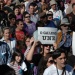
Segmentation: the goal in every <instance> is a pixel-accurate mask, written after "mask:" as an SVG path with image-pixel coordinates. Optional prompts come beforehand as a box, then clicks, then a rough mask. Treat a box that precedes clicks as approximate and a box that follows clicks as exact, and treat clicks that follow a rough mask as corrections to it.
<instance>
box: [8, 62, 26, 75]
mask: <svg viewBox="0 0 75 75" xmlns="http://www.w3.org/2000/svg"><path fill="white" fill-rule="evenodd" d="M8 66H10V67H11V68H13V69H14V70H15V73H16V75H23V71H27V66H26V64H25V62H22V64H21V65H18V64H17V63H14V64H13V63H9V64H8Z"/></svg>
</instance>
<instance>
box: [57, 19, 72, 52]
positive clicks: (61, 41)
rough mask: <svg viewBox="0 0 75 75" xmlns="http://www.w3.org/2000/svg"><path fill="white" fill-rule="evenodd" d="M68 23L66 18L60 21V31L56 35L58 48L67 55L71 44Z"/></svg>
mask: <svg viewBox="0 0 75 75" xmlns="http://www.w3.org/2000/svg"><path fill="white" fill-rule="evenodd" d="M69 26H70V23H69V22H68V19H67V18H64V19H62V20H61V25H60V29H61V31H60V32H58V34H57V41H56V43H57V45H58V48H63V49H65V50H66V52H67V53H68V52H69V51H70V47H71V43H72V37H71V35H70V33H69V32H68V31H69V30H68V29H69Z"/></svg>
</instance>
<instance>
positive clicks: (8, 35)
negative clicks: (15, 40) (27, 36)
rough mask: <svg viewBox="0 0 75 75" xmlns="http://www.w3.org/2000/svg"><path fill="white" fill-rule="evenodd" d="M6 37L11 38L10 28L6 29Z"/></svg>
mask: <svg viewBox="0 0 75 75" xmlns="http://www.w3.org/2000/svg"><path fill="white" fill-rule="evenodd" d="M4 37H5V38H6V39H9V38H10V30H9V29H6V30H4Z"/></svg>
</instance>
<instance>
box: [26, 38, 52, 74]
mask: <svg viewBox="0 0 75 75" xmlns="http://www.w3.org/2000/svg"><path fill="white" fill-rule="evenodd" d="M30 41H31V40H30ZM38 47H40V50H39V51H40V52H39V53H36V54H34V52H35V50H36V48H38ZM50 48H51V45H50V44H40V45H39V41H37V40H35V39H34V38H33V44H32V45H31V47H30V49H29V51H28V53H27V54H26V55H25V58H26V60H27V61H28V62H30V61H32V63H33V64H34V65H35V66H36V67H37V68H38V64H39V62H40V59H41V58H42V57H46V56H47V55H48V53H50ZM37 71H38V70H37ZM34 73H35V72H34ZM36 74H37V72H36Z"/></svg>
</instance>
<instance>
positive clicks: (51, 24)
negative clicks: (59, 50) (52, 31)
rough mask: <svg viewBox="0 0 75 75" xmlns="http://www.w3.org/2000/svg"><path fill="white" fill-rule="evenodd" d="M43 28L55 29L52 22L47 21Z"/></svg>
mask: <svg viewBox="0 0 75 75" xmlns="http://www.w3.org/2000/svg"><path fill="white" fill-rule="evenodd" d="M45 27H52V28H57V26H56V25H55V24H54V22H53V21H47V23H46V25H45Z"/></svg>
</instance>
